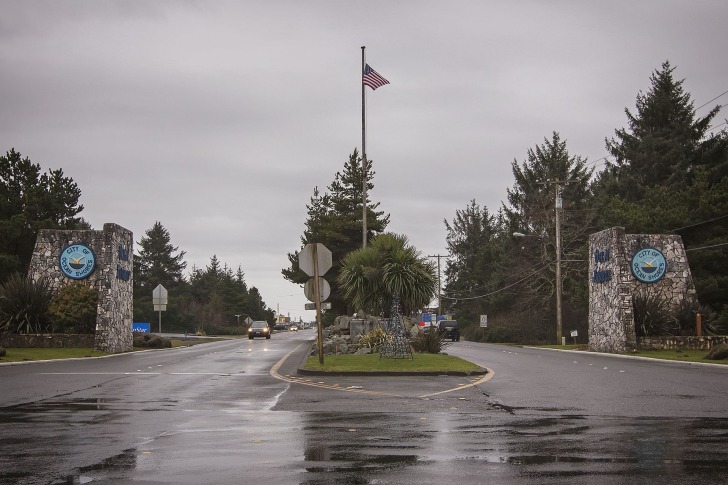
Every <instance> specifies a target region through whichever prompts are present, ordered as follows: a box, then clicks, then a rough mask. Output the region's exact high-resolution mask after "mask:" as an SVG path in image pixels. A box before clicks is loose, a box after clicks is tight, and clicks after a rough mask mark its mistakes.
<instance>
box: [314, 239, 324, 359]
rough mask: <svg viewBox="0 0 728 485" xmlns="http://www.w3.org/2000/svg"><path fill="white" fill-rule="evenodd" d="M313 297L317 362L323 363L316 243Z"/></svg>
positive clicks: (322, 328)
mask: <svg viewBox="0 0 728 485" xmlns="http://www.w3.org/2000/svg"><path fill="white" fill-rule="evenodd" d="M313 299H314V300H315V303H316V324H317V325H316V327H317V329H318V330H317V337H318V342H317V343H318V354H319V364H321V365H322V366H323V365H324V327H323V324H322V323H321V288H319V269H318V244H314V245H313Z"/></svg>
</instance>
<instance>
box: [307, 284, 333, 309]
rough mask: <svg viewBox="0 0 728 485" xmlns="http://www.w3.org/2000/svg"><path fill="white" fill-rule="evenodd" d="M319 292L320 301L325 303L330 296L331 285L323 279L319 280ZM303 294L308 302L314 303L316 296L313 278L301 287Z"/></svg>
mask: <svg viewBox="0 0 728 485" xmlns="http://www.w3.org/2000/svg"><path fill="white" fill-rule="evenodd" d="M319 292H320V293H321V301H326V300H327V299H328V297H329V295H331V285H329V282H328V281H326V280H325V279H323V278H319ZM303 294H304V295H306V298H307V299H308V301H312V302H314V303H316V294H315V292H314V288H313V278H311V279H309V280H308V281H307V282H306V284H305V285H304V286H303Z"/></svg>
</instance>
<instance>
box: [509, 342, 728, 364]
mask: <svg viewBox="0 0 728 485" xmlns="http://www.w3.org/2000/svg"><path fill="white" fill-rule="evenodd" d="M522 348H524V349H531V350H553V351H554V352H570V353H573V354H584V355H601V356H604V357H613V358H616V359H632V360H645V361H649V362H664V363H666V364H683V365H698V366H708V367H718V368H723V369H728V365H726V364H713V363H712V362H686V361H683V360H670V359H655V358H654V357H644V356H641V355H626V354H610V353H608V352H592V351H590V350H569V349H552V348H547V347H527V346H525V345H524V346H523V347H522Z"/></svg>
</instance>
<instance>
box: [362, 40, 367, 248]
mask: <svg viewBox="0 0 728 485" xmlns="http://www.w3.org/2000/svg"><path fill="white" fill-rule="evenodd" d="M365 50H366V46H361V75H362V80H361V173H362V183H361V185H362V188H361V192H362V196H361V201H362V204H361V205H362V216H361V225H362V230H361V232H362V235H361V237H362V244H361V247H362V248H366V247H367V145H366V143H367V136H366V121H367V120H366V91H365V90H364V88H365V87H366V86H365V85H364V79H363V76H364V68H365V67H366V58H365Z"/></svg>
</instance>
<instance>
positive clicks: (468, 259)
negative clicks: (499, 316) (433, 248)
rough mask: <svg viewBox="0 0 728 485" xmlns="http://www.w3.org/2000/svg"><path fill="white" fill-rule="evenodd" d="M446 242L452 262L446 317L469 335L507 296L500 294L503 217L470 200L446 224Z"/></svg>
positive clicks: (449, 263) (503, 273)
mask: <svg viewBox="0 0 728 485" xmlns="http://www.w3.org/2000/svg"><path fill="white" fill-rule="evenodd" d="M444 222H445V229H446V230H447V235H446V241H447V249H448V254H449V258H448V260H447V263H446V266H445V280H446V282H447V283H446V285H445V287H444V289H443V302H442V303H441V308H442V311H443V313H454V314H455V315H457V318H458V321H460V322H461V325H462V326H463V327H464V328H463V330H464V331H466V333H468V331H467V327H468V326H472V325H474V324H475V323H476V322H478V321H479V316H480V315H483V314H491V315H492V314H493V313H495V312H496V311H498V310H500V308H501V307H502V302H503V301H504V297H506V296H507V295H506V294H504V293H502V292H498V291H497V290H498V289H500V288H502V287H503V286H504V284H503V281H504V280H503V278H504V276H506V275H507V272H506V271H504V270H506V269H507V266H504V263H505V260H504V257H505V254H504V251H503V237H501V236H502V232H503V224H504V220H503V214H502V213H499V214H498V215H497V216H494V215H493V214H491V213H490V212H489V211H488V208H487V207H483V208H481V207H480V206H479V205H478V204H476V203H475V200H471V201H470V204H469V205H468V206H467V207H466V208H465V209H462V210H458V211H456V212H455V217H454V219H453V221H452V223H449V222H448V221H447V220H445V221H444Z"/></svg>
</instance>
